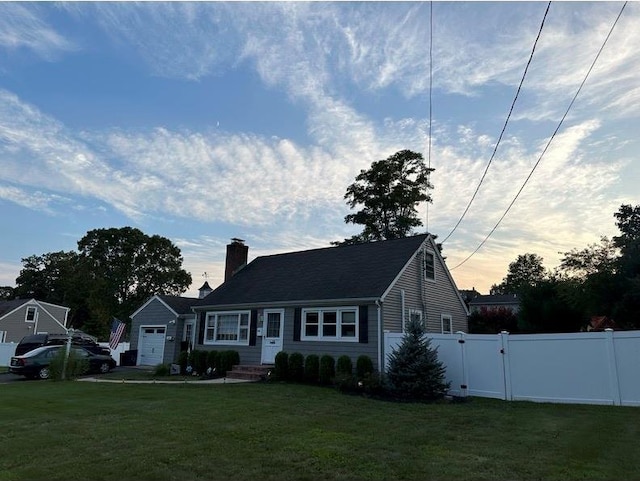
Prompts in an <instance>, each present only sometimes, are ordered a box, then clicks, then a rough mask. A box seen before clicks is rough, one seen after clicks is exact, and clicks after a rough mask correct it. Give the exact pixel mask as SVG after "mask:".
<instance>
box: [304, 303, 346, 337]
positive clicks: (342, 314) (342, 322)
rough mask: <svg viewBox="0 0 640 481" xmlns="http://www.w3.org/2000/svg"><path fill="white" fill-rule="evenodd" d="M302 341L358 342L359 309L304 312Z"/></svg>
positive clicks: (323, 309) (321, 309)
mask: <svg viewBox="0 0 640 481" xmlns="http://www.w3.org/2000/svg"><path fill="white" fill-rule="evenodd" d="M300 338H301V340H302V341H341V342H358V308H357V307H339V308H328V307H326V308H317V309H303V310H302V335H301V337H300Z"/></svg>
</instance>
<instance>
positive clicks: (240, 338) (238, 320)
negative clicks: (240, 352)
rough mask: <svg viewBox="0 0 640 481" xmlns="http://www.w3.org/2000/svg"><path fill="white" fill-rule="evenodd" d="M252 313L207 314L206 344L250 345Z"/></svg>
mask: <svg viewBox="0 0 640 481" xmlns="http://www.w3.org/2000/svg"><path fill="white" fill-rule="evenodd" d="M250 316H251V312H250V311H233V312H209V313H207V318H206V325H205V335H204V344H241V345H248V344H249V320H250Z"/></svg>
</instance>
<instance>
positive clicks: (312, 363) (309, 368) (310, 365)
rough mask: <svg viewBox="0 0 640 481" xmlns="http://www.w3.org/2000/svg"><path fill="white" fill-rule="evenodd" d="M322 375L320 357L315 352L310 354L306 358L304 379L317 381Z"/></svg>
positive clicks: (312, 381)
mask: <svg viewBox="0 0 640 481" xmlns="http://www.w3.org/2000/svg"><path fill="white" fill-rule="evenodd" d="M319 377H320V358H319V357H318V356H317V355H315V354H309V355H308V356H307V357H306V358H305V360H304V380H305V381H307V382H311V383H317V382H318V379H319Z"/></svg>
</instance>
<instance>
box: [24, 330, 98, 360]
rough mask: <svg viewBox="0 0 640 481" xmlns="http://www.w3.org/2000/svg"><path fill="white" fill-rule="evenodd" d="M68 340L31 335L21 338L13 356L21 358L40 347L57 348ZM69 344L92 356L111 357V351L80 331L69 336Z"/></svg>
mask: <svg viewBox="0 0 640 481" xmlns="http://www.w3.org/2000/svg"><path fill="white" fill-rule="evenodd" d="M68 339H69V336H68V334H32V335H30V336H25V337H23V338H22V339H21V340H20V342H19V343H18V345H17V346H16V351H15V353H14V355H15V356H21V355H23V354H26V353H27V352H29V351H31V350H32V349H35V348H36V347H41V346H54V345H56V346H59V345H62V344H66V343H67V340H68ZM71 343H72V344H73V345H74V346H81V347H84V348H85V349H86V350H87V351H90V352H93V353H94V354H104V355H106V356H110V355H111V351H110V350H109V348H108V347H102V346H101V345H100V344H98V343H97V341H96V339H95V338H94V337H93V336H90V335H89V334H85V333H84V332H82V331H76V332H74V333H73V335H72V336H71Z"/></svg>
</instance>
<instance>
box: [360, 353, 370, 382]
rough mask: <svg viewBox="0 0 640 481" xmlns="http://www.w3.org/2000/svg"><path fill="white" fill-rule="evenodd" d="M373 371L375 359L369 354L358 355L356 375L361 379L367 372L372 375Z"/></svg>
mask: <svg viewBox="0 0 640 481" xmlns="http://www.w3.org/2000/svg"><path fill="white" fill-rule="evenodd" d="M372 373H373V361H372V360H371V358H370V357H369V356H365V355H362V356H358V359H357V360H356V376H357V377H358V379H359V380H362V379H364V378H365V376H366V375H367V374H369V375H371V374H372Z"/></svg>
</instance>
